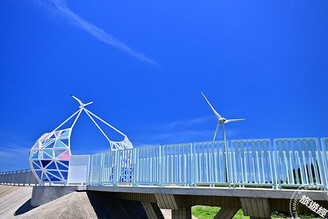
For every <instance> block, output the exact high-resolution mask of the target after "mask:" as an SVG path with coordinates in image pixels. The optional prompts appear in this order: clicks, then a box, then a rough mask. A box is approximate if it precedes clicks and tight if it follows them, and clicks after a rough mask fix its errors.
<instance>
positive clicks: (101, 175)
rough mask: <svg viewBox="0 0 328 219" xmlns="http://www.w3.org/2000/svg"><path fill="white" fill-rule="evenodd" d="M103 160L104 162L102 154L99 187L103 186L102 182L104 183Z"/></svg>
mask: <svg viewBox="0 0 328 219" xmlns="http://www.w3.org/2000/svg"><path fill="white" fill-rule="evenodd" d="M103 160H104V154H103V153H101V154H100V165H99V185H102V181H103V168H104V165H103Z"/></svg>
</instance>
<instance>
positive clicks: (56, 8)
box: [37, 0, 159, 67]
mask: <svg viewBox="0 0 328 219" xmlns="http://www.w3.org/2000/svg"><path fill="white" fill-rule="evenodd" d="M37 2H38V3H39V5H41V6H43V7H44V8H46V9H48V10H49V11H50V12H51V13H53V14H54V15H56V16H60V17H62V18H64V19H65V20H66V21H68V22H69V23H71V24H72V25H74V26H76V27H79V28H80V29H82V30H84V31H85V32H87V33H89V34H91V35H93V36H94V37H96V38H97V39H98V40H100V41H102V42H104V43H106V44H108V45H110V46H113V47H116V48H118V49H120V50H122V51H124V52H126V53H128V54H129V55H131V56H134V57H136V58H137V59H139V60H141V61H144V62H147V63H150V64H152V65H155V66H157V67H159V65H158V64H157V63H156V62H155V61H153V60H152V59H150V58H148V57H146V56H145V55H143V54H141V53H139V52H137V51H135V50H133V49H131V48H129V47H128V46H127V45H125V43H123V42H122V41H120V40H118V39H116V38H114V37H113V36H112V35H111V34H109V33H107V32H105V31H104V30H102V29H100V28H99V27H97V26H95V25H94V24H91V23H89V22H88V21H86V20H84V19H83V18H81V17H80V16H78V15H77V14H75V13H74V12H72V11H71V10H70V9H69V8H68V7H67V3H66V1H65V0H39V1H37Z"/></svg>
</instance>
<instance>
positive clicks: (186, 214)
mask: <svg viewBox="0 0 328 219" xmlns="http://www.w3.org/2000/svg"><path fill="white" fill-rule="evenodd" d="M172 219H191V207H189V208H179V209H177V210H175V209H172Z"/></svg>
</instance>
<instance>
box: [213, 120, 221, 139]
mask: <svg viewBox="0 0 328 219" xmlns="http://www.w3.org/2000/svg"><path fill="white" fill-rule="evenodd" d="M219 126H220V123H219V122H218V124H217V126H216V130H215V133H214V138H213V141H215V139H216V135H217V134H218V131H219Z"/></svg>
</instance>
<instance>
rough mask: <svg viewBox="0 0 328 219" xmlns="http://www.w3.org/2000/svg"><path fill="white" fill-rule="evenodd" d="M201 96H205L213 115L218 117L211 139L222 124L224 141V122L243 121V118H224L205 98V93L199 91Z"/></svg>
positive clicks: (224, 138) (224, 139)
mask: <svg viewBox="0 0 328 219" xmlns="http://www.w3.org/2000/svg"><path fill="white" fill-rule="evenodd" d="M200 93H201V94H202V95H203V97H204V98H205V100H206V102H207V103H208V105H209V106H210V107H211V109H212V111H213V113H214V115H215V116H216V118H217V119H218V124H217V126H216V130H215V134H214V138H213V141H215V138H216V135H217V134H218V130H219V127H220V124H222V134H223V141H226V140H227V139H226V134H225V130H224V124H225V123H229V122H238V121H243V120H245V119H226V118H224V117H222V116H221V115H220V114H219V113H217V112H216V111H215V109H214V108H213V106H212V105H211V103H210V101H208V100H207V98H206V97H205V95H204V94H203V93H202V92H200Z"/></svg>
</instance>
